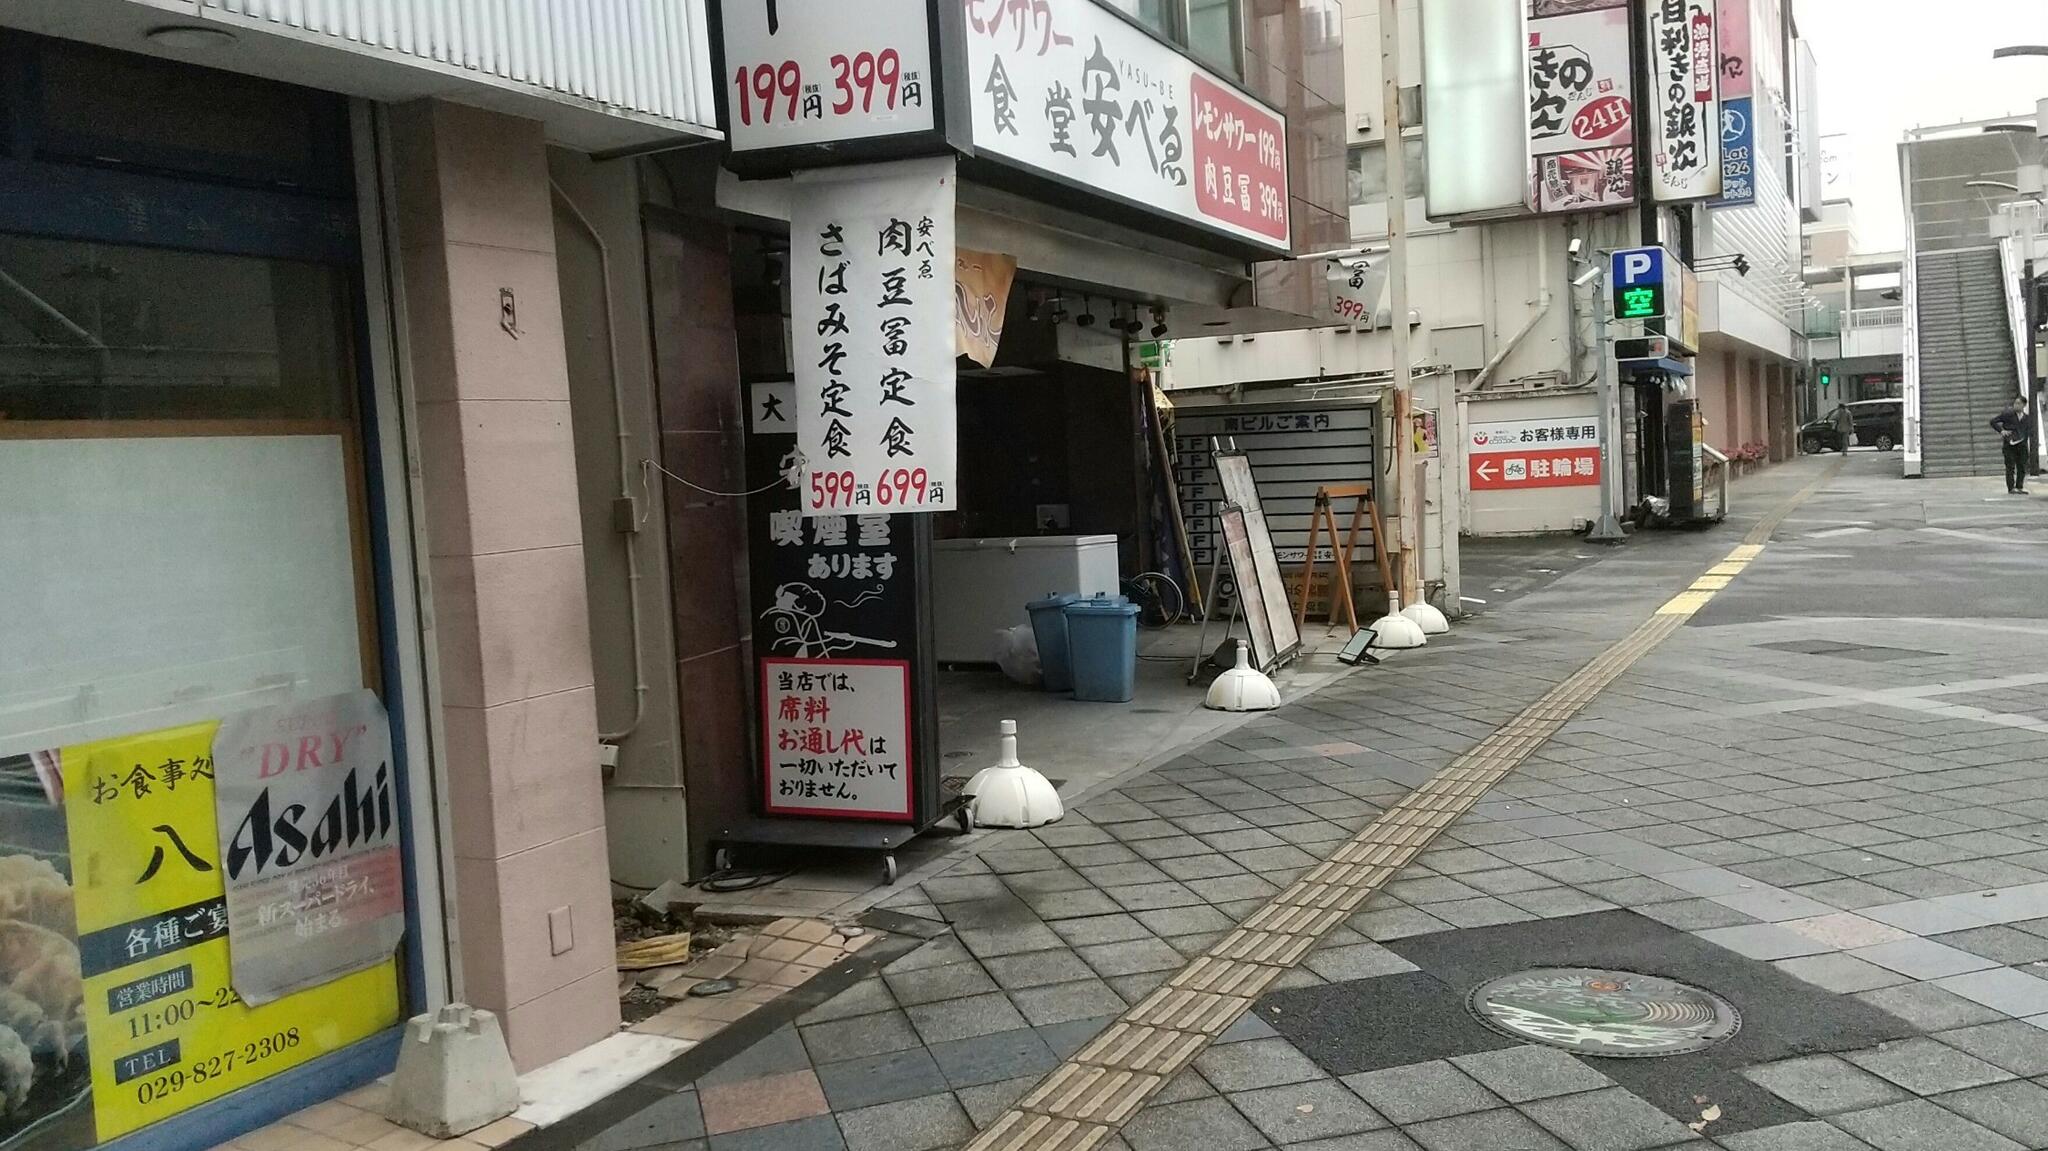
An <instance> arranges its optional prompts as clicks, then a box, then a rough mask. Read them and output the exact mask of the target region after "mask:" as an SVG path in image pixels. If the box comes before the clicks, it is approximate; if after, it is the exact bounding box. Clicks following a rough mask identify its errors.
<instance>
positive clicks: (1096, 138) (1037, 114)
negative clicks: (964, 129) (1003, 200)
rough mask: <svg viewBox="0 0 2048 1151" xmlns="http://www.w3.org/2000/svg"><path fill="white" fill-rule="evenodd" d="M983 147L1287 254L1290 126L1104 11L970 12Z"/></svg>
mask: <svg viewBox="0 0 2048 1151" xmlns="http://www.w3.org/2000/svg"><path fill="white" fill-rule="evenodd" d="M958 2H961V3H964V4H965V6H966V15H967V29H966V35H967V68H968V78H967V85H968V90H969V92H970V94H971V95H972V97H973V108H974V148H975V151H976V153H977V154H978V155H982V156H989V157H994V158H997V159H1000V160H1002V161H1005V162H1008V163H1012V164H1016V165H1019V166H1021V167H1023V168H1026V169H1028V170H1031V171H1034V172H1037V173H1040V174H1043V175H1047V176H1051V177H1053V178H1055V179H1059V180H1062V181H1065V182H1067V183H1070V184H1073V185H1075V186H1077V187H1079V188H1082V189H1084V190H1086V191H1089V192H1093V193H1095V194H1098V195H1103V196H1107V197H1109V198H1111V199H1114V200H1119V201H1122V202H1123V203H1124V204H1126V205H1129V206H1132V207H1136V208H1141V209H1144V210H1146V211H1150V212H1154V213H1159V214H1162V215H1166V216H1169V217H1172V218H1174V219H1177V220H1180V221H1182V222H1185V223H1189V224H1193V225H1196V226H1198V227H1201V228H1203V229H1206V230H1208V231H1211V232H1215V233H1220V234H1222V235H1225V236H1229V237H1231V238H1233V239H1238V240H1243V241H1247V242H1249V243H1251V244H1253V245H1255V246H1257V247H1260V248H1264V249H1267V250H1274V251H1277V250H1284V249H1286V248H1287V247H1288V245H1289V239H1290V236H1291V232H1290V231H1289V224H1288V201H1287V122H1286V120H1285V119H1284V118H1283V117H1282V116H1281V115H1280V114H1279V113H1277V112H1275V111H1273V110H1272V109H1270V108H1268V107H1266V106H1265V105H1264V104H1261V103H1259V102H1257V101H1255V100H1253V99H1252V98H1251V97H1249V96H1246V95H1244V94H1243V93H1242V92H1240V91H1239V90H1238V89H1236V88H1234V87H1232V86H1231V85H1230V84H1228V83H1226V82H1224V81H1223V79H1222V78H1221V77H1219V76H1217V75H1216V74H1215V73H1212V72H1210V71H1209V70H1207V69H1205V68H1203V67H1202V66H1201V65H1199V64H1196V63H1195V62H1194V61H1192V60H1190V59H1188V58H1187V57H1186V56H1183V55H1182V54H1181V53H1179V52H1178V51H1176V50H1174V49H1173V48H1171V47H1169V46H1168V45H1166V44H1163V43H1161V42H1159V41H1158V40H1155V39H1153V38H1152V37H1151V36H1149V35H1147V34H1146V33H1145V32H1144V31H1143V30H1141V29H1139V28H1138V27H1136V26H1135V25H1133V24H1131V23H1130V22H1129V21H1127V20H1124V19H1123V18H1121V17H1119V16H1118V15H1117V14H1116V13H1114V12H1111V11H1108V10H1107V9H1105V8H1104V7H1102V6H1101V5H1099V4H1096V3H1094V2H1093V0H1023V2H1020V0H958Z"/></svg>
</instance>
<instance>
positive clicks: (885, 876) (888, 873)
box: [882, 852, 896, 887]
mask: <svg viewBox="0 0 2048 1151" xmlns="http://www.w3.org/2000/svg"><path fill="white" fill-rule="evenodd" d="M882 882H883V883H884V884H885V885H887V886H889V887H894V886H896V856H895V854H894V853H893V852H892V853H891V854H888V855H884V856H883V857H882Z"/></svg>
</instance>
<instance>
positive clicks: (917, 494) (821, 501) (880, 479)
mask: <svg viewBox="0 0 2048 1151" xmlns="http://www.w3.org/2000/svg"><path fill="white" fill-rule="evenodd" d="M944 494H945V493H944V492H943V491H941V490H940V486H939V485H938V484H934V483H932V482H931V477H930V476H928V475H927V474H926V473H925V470H924V469H923V468H884V469H882V471H881V473H880V474H879V475H877V476H875V477H874V479H872V480H868V481H863V480H861V479H859V478H858V477H856V476H855V475H854V474H853V473H852V472H812V473H811V475H810V481H809V487H808V488H807V489H806V490H805V492H804V502H805V505H806V508H807V510H809V511H814V512H817V511H845V510H850V509H854V508H861V509H867V510H873V509H876V508H880V509H884V510H886V509H889V508H897V509H900V510H903V511H918V510H920V508H921V507H922V506H923V505H924V504H926V503H928V502H934V501H937V500H938V499H940V498H941V497H942V496H943V495H944Z"/></svg>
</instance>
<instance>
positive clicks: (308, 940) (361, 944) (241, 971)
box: [214, 690, 405, 1005]
mask: <svg viewBox="0 0 2048 1151" xmlns="http://www.w3.org/2000/svg"><path fill="white" fill-rule="evenodd" d="M214 773H215V776H216V779H215V783H214V791H215V801H214V803H215V821H216V824H217V826H218V833H219V841H220V857H221V859H222V860H224V861H225V863H226V869H225V874H224V876H223V879H224V880H225V882H226V885H227V907H228V926H229V930H230V932H231V933H232V945H231V946H230V947H229V949H228V955H229V958H230V959H231V960H232V961H233V966H234V987H235V991H236V993H237V994H239V995H240V996H241V997H242V999H243V1001H244V1002H246V1003H249V1004H251V1005H260V1004H264V1003H269V1002H271V1001H272V1000H274V999H278V998H281V997H282V996H285V995H289V994H291V993H292V992H294V991H300V990H304V989H305V988H308V987H314V986H318V985H319V984H322V983H326V982H328V981H330V980H333V979H335V978H338V977H340V976H343V975H347V974H348V973H350V972H353V971H361V970H363V969H365V968H368V967H375V966H377V965H378V964H381V963H385V962H387V961H389V960H390V958H391V953H392V950H393V949H394V948H396V947H397V946H398V941H399V938H400V937H401V936H403V935H404V934H405V891H404V876H403V871H404V865H403V862H402V861H401V859H400V858H399V840H398V802H397V797H396V795H395V794H394V789H395V787H396V786H397V780H396V778H395V775H394V773H393V771H392V769H391V728H390V726H389V725H388V724H387V723H386V722H385V718H384V705H383V704H382V703H379V702H378V700H377V696H376V694H375V693H374V692H370V691H367V690H366V691H356V692H350V693H348V694H346V695H335V696H328V697H326V698H324V699H316V700H309V701H303V702H296V703H286V704H277V705H275V706H272V707H261V708H254V709H252V710H249V711H243V712H238V713H236V714H234V715H231V716H229V717H227V719H225V720H223V721H222V722H221V725H220V734H219V735H218V736H216V737H215V739H214Z"/></svg>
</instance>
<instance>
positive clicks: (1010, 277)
mask: <svg viewBox="0 0 2048 1151" xmlns="http://www.w3.org/2000/svg"><path fill="white" fill-rule="evenodd" d="M1016 279H1017V257H1015V256H1009V255H1004V254H1003V253H1001V252H977V251H975V250H974V249H972V248H961V249H959V250H958V251H957V252H955V253H954V254H953V350H954V351H956V352H958V353H960V354H961V355H963V356H966V357H967V358H968V359H970V360H973V361H974V362H975V363H977V364H980V365H981V366H982V367H984V368H986V367H988V366H989V365H991V364H993V363H995V362H996V348H997V347H998V346H999V345H1001V344H1002V342H1003V316H1004V315H1005V314H1006V313H1007V312H1008V311H1009V307H1010V285H1011V284H1012V283H1014V282H1015V281H1016Z"/></svg>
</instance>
